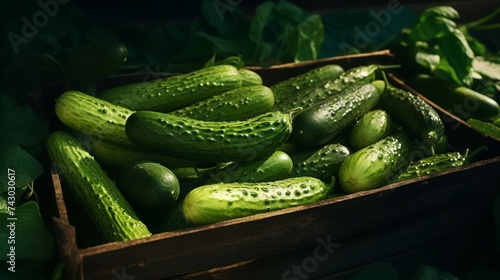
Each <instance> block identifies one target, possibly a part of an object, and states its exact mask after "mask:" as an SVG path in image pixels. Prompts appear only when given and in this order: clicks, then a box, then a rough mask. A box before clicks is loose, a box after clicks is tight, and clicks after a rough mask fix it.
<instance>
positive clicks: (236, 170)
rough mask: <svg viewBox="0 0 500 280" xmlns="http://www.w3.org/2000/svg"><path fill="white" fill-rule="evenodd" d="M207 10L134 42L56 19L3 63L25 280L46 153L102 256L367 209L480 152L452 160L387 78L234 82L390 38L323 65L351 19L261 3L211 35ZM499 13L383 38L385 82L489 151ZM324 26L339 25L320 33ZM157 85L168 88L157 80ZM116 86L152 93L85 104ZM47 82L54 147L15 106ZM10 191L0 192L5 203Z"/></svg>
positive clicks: (40, 255)
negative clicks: (139, 78)
mask: <svg viewBox="0 0 500 280" xmlns="http://www.w3.org/2000/svg"><path fill="white" fill-rule="evenodd" d="M6 3H7V5H8V6H9V5H10V6H9V7H14V6H16V5H21V4H16V3H17V2H15V1H11V2H8V1H7V2H6ZM207 6H210V7H211V8H212V6H213V1H203V2H202V7H201V10H202V11H204V12H203V14H202V17H201V18H200V19H199V20H197V21H196V22H195V23H194V24H193V25H189V26H168V25H167V24H165V23H163V24H159V25H158V26H156V27H154V28H153V29H152V30H153V31H152V32H143V31H144V30H142V29H140V28H137V27H130V26H125V27H123V26H121V27H120V28H116V26H113V25H111V26H103V25H100V24H99V23H97V22H95V21H93V20H92V19H90V18H88V17H86V16H84V15H83V13H82V11H79V10H78V8H76V7H75V6H74V4H73V3H72V2H70V3H68V4H67V6H64V8H65V9H62V6H61V13H60V14H58V16H57V17H54V18H51V20H50V22H49V24H48V25H47V26H46V27H44V28H40V30H39V31H40V32H38V33H37V35H36V36H35V37H33V38H30V40H28V41H26V40H25V41H17V42H14V44H13V42H12V41H9V42H5V44H4V45H3V46H2V49H3V50H4V52H2V56H0V63H1V64H2V65H3V71H2V75H1V76H0V99H1V102H0V106H1V107H2V110H0V112H1V114H0V116H1V117H0V122H1V123H2V127H3V128H4V129H5V130H8V131H9V133H4V134H2V136H1V137H0V150H1V151H2V153H1V154H2V157H3V160H2V165H3V166H4V170H15V172H16V175H15V180H16V189H15V200H13V199H9V198H8V197H7V196H8V193H9V192H8V189H7V188H3V189H2V191H0V194H1V199H0V209H1V210H2V211H1V212H0V215H1V216H3V217H4V218H3V221H7V217H8V216H9V215H10V214H9V211H8V210H9V209H13V208H15V209H16V212H15V213H16V215H18V216H19V217H21V216H22V217H23V219H22V222H19V223H18V226H17V228H16V230H17V232H18V235H17V241H18V246H17V247H16V248H17V257H18V260H19V261H20V262H19V264H20V265H21V264H22V265H25V266H26V267H30V269H31V270H32V271H30V272H32V274H38V273H39V272H40V271H41V270H43V268H42V267H43V263H44V262H45V261H47V260H49V259H50V258H51V257H53V251H54V250H53V249H54V247H55V244H54V240H53V237H52V235H51V234H50V231H48V230H47V229H46V227H45V225H44V220H43V218H44V217H43V216H42V215H41V214H43V213H40V210H41V209H40V206H41V205H40V204H41V203H40V202H39V200H38V197H37V193H36V191H35V185H34V184H35V180H37V179H38V178H39V177H40V176H41V174H42V173H43V172H48V167H47V168H44V167H43V165H42V164H41V160H43V158H42V157H43V156H44V152H45V151H47V152H48V153H49V154H50V158H51V160H52V164H53V165H52V166H51V167H54V168H56V169H57V170H58V171H59V174H60V176H61V177H62V178H63V179H64V180H63V187H64V188H65V189H64V190H65V191H66V190H68V191H69V192H70V193H71V194H72V195H73V196H74V198H75V201H78V202H79V203H80V204H79V205H78V206H79V207H81V208H82V209H83V210H84V212H85V213H86V214H87V215H88V216H89V217H90V218H91V220H92V221H93V222H95V225H96V227H97V228H98V229H99V234H101V237H102V239H103V240H104V241H105V242H107V241H123V240H130V239H136V238H141V237H145V236H149V235H151V234H154V233H157V232H164V231H172V230H179V229H182V228H186V227H190V226H196V225H201V224H209V223H214V222H219V221H225V220H229V219H233V218H238V217H243V216H249V215H253V214H258V213H263V212H268V211H273V210H278V209H283V208H287V207H293V206H298V205H306V204H309V203H314V202H318V201H320V200H323V199H328V198H331V197H336V196H341V195H346V194H350V193H354V192H359V191H369V190H372V189H376V188H379V187H382V186H386V185H388V184H391V183H396V182H401V181H405V180H413V179H415V178H420V177H421V176H426V175H429V174H433V173H435V172H440V171H444V170H448V169H450V168H455V167H459V166H462V165H464V164H467V163H470V162H471V161H473V160H474V158H475V155H476V154H477V153H478V152H481V151H483V150H484V148H483V147H470V149H471V150H469V149H466V150H460V151H458V150H455V149H454V148H453V147H452V146H450V145H449V144H448V139H447V137H446V135H445V134H444V129H443V121H442V120H441V119H439V117H438V115H437V114H436V112H435V111H434V109H433V108H432V107H429V106H428V105H427V104H426V103H424V102H423V101H422V100H421V99H419V98H418V97H415V96H414V95H410V94H409V93H408V92H406V91H404V90H401V89H399V88H396V87H395V86H394V85H392V84H390V83H389V82H388V81H387V80H385V79H384V71H385V70H386V69H389V68H392V66H389V65H363V66H361V67H355V68H351V69H343V68H342V67H340V66H339V65H326V66H323V67H318V68H317V69H313V70H311V71H310V72H307V73H304V74H302V75H299V76H296V77H292V78H290V79H289V80H284V81H281V82H279V83H277V84H274V85H264V84H262V79H261V77H260V76H259V75H258V74H257V73H254V72H252V71H249V70H247V69H246V68H244V67H243V66H244V65H272V64H276V63H281V62H298V61H304V60H310V59H316V58H321V57H322V55H323V56H324V55H325V54H327V55H328V56H330V55H342V54H346V53H353V52H363V51H371V50H376V49H378V48H380V47H384V46H386V45H385V44H387V42H388V41H387V40H388V39H392V37H391V36H392V35H393V34H388V33H387V32H389V33H391V32H393V33H394V32H397V31H395V30H390V28H386V29H384V32H386V33H384V34H382V35H381V36H377V37H376V38H370V39H371V40H372V41H373V42H370V44H368V45H367V46H365V47H364V48H351V49H345V48H344V49H337V48H330V47H329V46H331V45H332V42H333V44H335V41H334V40H335V39H337V40H341V38H343V39H342V41H347V42H350V41H352V35H353V34H352V33H353V32H345V30H348V31H351V30H352V29H353V28H354V27H353V26H356V24H358V23H362V22H359V21H362V20H361V17H359V16H352V15H353V14H354V12H351V14H349V13H346V14H344V17H342V15H340V14H336V15H334V16H332V17H329V16H328V15H323V16H322V17H320V16H319V15H316V14H313V13H309V12H307V11H304V10H302V9H300V8H299V7H297V6H295V5H293V4H291V3H289V2H287V1H274V2H272V1H269V2H264V3H263V4H261V5H259V6H258V7H257V9H256V11H255V16H254V17H250V18H248V17H246V18H245V17H242V16H241V15H242V14H241V13H242V10H240V8H239V7H234V11H233V12H231V13H225V14H224V15H223V16H224V21H221V20H220V14H219V13H217V10H213V9H206V7H207ZM203 7H205V8H203ZM38 8H39V7H38V6H35V7H34V9H35V10H33V12H36V11H37V10H36V9H38ZM8 10H9V9H7V8H6V9H4V10H3V15H4V17H2V18H3V19H4V21H3V22H4V23H6V24H5V25H4V27H3V28H2V29H1V31H2V34H3V35H5V37H6V38H8V39H11V38H14V37H12V36H10V37H9V36H8V34H10V33H12V32H13V31H16V30H21V28H22V27H21V26H16V25H15V24H16V23H19V22H20V21H18V19H19V18H22V16H24V15H25V14H24V13H23V14H15V13H13V14H12V15H10V16H11V17H12V18H13V19H15V20H8V19H9V17H8V15H7V13H8V12H7V11H8ZM68 11H69V12H68ZM499 12H500V10H496V11H494V12H493V13H492V14H490V15H488V16H486V17H485V18H484V19H480V20H478V21H475V22H472V23H468V24H463V25H459V24H458V23H457V20H458V19H459V15H458V13H457V12H456V11H455V10H454V9H453V8H451V7H434V8H431V9H429V10H427V11H425V12H423V13H422V14H421V15H420V16H419V17H418V18H417V20H416V22H415V23H414V25H411V24H410V23H409V21H411V20H413V19H414V18H413V17H412V16H408V14H407V13H402V14H400V17H399V18H404V19H405V20H404V21H401V22H398V24H396V25H392V24H391V27H392V28H394V26H397V27H398V28H397V29H399V27H404V28H403V32H401V34H398V37H397V44H398V46H397V47H395V48H394V51H395V52H396V55H397V58H398V59H400V70H401V71H398V73H401V74H402V75H403V76H405V78H407V79H406V81H407V82H408V83H409V84H410V85H411V86H412V87H414V88H415V89H417V90H418V91H419V92H420V93H422V94H423V95H424V96H426V97H427V98H429V99H431V100H432V101H434V102H435V103H437V104H438V105H440V106H442V107H443V108H445V109H447V110H449V111H450V112H452V113H454V114H455V115H457V116H458V117H460V118H463V119H464V120H467V122H468V123H469V124H470V125H471V126H473V127H474V128H476V129H478V130H480V131H482V132H484V133H486V134H488V135H491V136H493V137H497V138H499V137H500V132H499V128H498V126H499V125H500V108H499V106H498V103H499V102H500V95H499V92H500V86H499V83H500V77H499V75H498V73H500V59H499V53H498V52H493V51H491V50H489V49H488V48H487V47H486V46H485V45H483V44H482V43H481V42H480V41H479V40H477V39H476V37H474V35H475V34H476V33H475V32H476V31H481V30H491V29H494V28H497V27H498V24H495V23H494V24H489V23H488V22H490V20H492V19H493V18H494V17H495V16H496V15H497V14H498V13H499ZM357 15H358V14H357ZM366 15H367V13H364V16H366ZM412 15H413V14H412ZM339 17H341V18H343V19H344V20H345V19H346V18H349V19H350V20H352V21H353V22H348V23H347V22H345V21H343V22H342V23H339V22H335V19H338V18H339ZM369 19H371V18H368V19H367V20H369ZM394 19H395V18H394ZM354 21H356V22H354ZM70 22H71V23H72V24H68V23H70ZM77 22H78V23H77ZM21 23H23V22H22V21H21ZM78 24H79V25H78ZM341 24H347V25H341ZM399 24H401V25H399ZM74 25H78V26H79V27H78V28H73V27H74ZM346 26H349V27H346ZM333 27H337V28H339V30H333V31H332V29H331V28H333ZM328 28H330V29H328ZM333 29H335V28H333ZM332 32H333V33H332ZM124 34H125V35H126V36H124ZM144 34H149V35H148V36H146V37H144ZM186 34H187V35H186ZM277 34H278V35H277ZM332 34H334V35H335V36H331V35H332ZM245 35H248V36H245ZM169 36H170V37H169ZM109 38H114V39H109ZM171 38H175V40H170V39H171ZM332 40H333V41H332ZM335 45H336V46H340V45H339V44H335ZM13 46H15V48H16V49H15V52H14V53H12V49H11V48H12V47H13ZM351 47H352V46H351ZM357 47H359V46H357ZM179 49H180V50H182V51H181V52H177V50H179ZM5 54H8V55H9V56H7V55H5ZM162 71H172V72H179V73H183V74H179V75H176V76H172V77H168V78H161V79H160V78H159V76H158V75H156V74H158V72H162ZM395 71H397V70H395ZM129 72H146V73H148V74H149V76H148V78H149V79H148V80H147V81H145V82H144V83H138V84H127V85H123V86H120V87H116V88H110V89H107V90H106V91H103V92H97V91H96V87H95V85H96V83H97V82H98V81H100V80H102V79H105V78H107V77H109V76H110V75H112V74H116V73H129ZM26 77H30V79H26ZM51 82H61V83H63V84H64V85H65V86H66V89H67V91H65V92H64V93H62V94H61V96H60V97H59V98H58V99H57V101H56V117H57V120H55V119H52V121H57V122H61V123H62V125H61V126H60V130H59V131H54V132H53V131H51V134H50V137H48V138H47V137H46V136H47V134H48V120H46V119H43V118H41V117H40V116H38V115H36V114H35V112H34V110H32V108H30V107H29V106H28V105H27V104H28V101H29V98H30V96H29V93H31V92H32V90H34V89H36V88H37V87H38V86H40V85H43V84H47V83H51ZM429 88H431V89H429ZM438 88H439V89H440V90H439V91H438V90H436V89H438ZM194 92H196V93H197V94H193V93H194ZM441 99H443V100H445V101H446V102H448V103H441V101H440V100H441ZM457 104H458V105H460V106H458V110H457V106H456V105H457ZM464 109H465V110H464ZM7 165H8V166H7ZM9 176H10V175H9ZM9 176H3V177H1V179H2V181H3V184H2V186H8V185H9V180H11V179H12V178H14V177H12V176H10V177H9ZM11 181H12V180H11ZM43 187H48V186H43ZM138 187H140V188H141V189H140V190H138ZM95 202H97V203H95ZM497 208H498V207H497ZM497 212H498V211H497ZM45 222H47V221H45ZM48 222H50V221H48ZM3 228H4V229H6V228H7V227H6V226H4V227H3ZM5 236H7V235H5ZM34 248H35V249H34ZM7 253H8V252H4V254H3V256H4V257H5V256H7ZM24 260H29V263H22V261H24ZM52 261H57V260H52ZM20 269H21V267H20ZM57 273H59V274H60V273H61V266H60V265H59V266H57V267H56V270H55V271H54V274H57ZM28 274H29V273H28ZM48 274H50V272H49V273H48ZM2 275H3V274H2Z"/></svg>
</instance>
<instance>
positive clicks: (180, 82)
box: [99, 65, 242, 112]
mask: <svg viewBox="0 0 500 280" xmlns="http://www.w3.org/2000/svg"><path fill="white" fill-rule="evenodd" d="M241 85H242V77H241V74H240V72H239V71H238V69H237V68H236V67H234V66H232V65H216V66H210V67H205V68H202V69H198V70H195V71H192V72H189V73H184V74H180V75H173V76H169V77H165V78H161V79H157V80H151V81H146V82H141V83H132V84H126V85H122V86H118V87H114V88H110V89H107V90H104V91H103V92H101V94H100V95H99V98H101V99H103V100H106V101H109V102H111V103H113V104H116V105H119V106H122V107H125V108H129V109H131V110H136V111H139V110H150V111H157V112H171V111H174V110H177V109H180V108H183V107H186V106H189V105H191V104H193V103H196V102H198V101H201V100H204V99H207V98H209V97H212V96H215V95H217V94H220V93H223V92H226V91H228V90H232V89H235V88H238V87H241Z"/></svg>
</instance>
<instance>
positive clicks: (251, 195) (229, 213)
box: [183, 177, 331, 225]
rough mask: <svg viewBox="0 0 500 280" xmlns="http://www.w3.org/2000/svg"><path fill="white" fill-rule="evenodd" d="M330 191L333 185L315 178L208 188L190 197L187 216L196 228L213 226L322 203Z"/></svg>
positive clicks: (202, 187)
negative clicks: (230, 220)
mask: <svg viewBox="0 0 500 280" xmlns="http://www.w3.org/2000/svg"><path fill="white" fill-rule="evenodd" d="M330 191H331V186H330V185H327V184H325V183H324V182H323V181H321V180H319V179H317V178H314V177H296V178H289V179H283V180H278V181H273V182H262V183H227V184H224V183H221V184H212V185H204V186H201V187H198V188H195V189H194V190H192V191H190V192H189V193H188V194H187V195H186V197H185V198H184V202H183V213H184V216H185V217H186V219H187V220H188V221H189V222H190V223H192V224H194V225H201V224H210V223H215V222H219V221H224V220H229V219H234V218H239V217H245V216H250V215H253V214H258V213H264V212H269V211H274V210H278V209H284V208H288V207H292V206H297V205H304V204H309V203H314V202H318V201H320V200H323V199H325V198H326V197H327V196H328V194H329V193H330Z"/></svg>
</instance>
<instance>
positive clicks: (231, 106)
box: [170, 85, 274, 121]
mask: <svg viewBox="0 0 500 280" xmlns="http://www.w3.org/2000/svg"><path fill="white" fill-rule="evenodd" d="M273 106H274V95H273V92H272V91H271V89H270V88H268V87H266V86H263V85H253V86H242V87H240V88H236V89H233V90H229V91H226V92H224V93H221V94H218V95H216V96H212V97H210V98H207V99H205V100H202V101H200V102H197V103H194V104H192V105H190V106H187V107H184V108H182V109H179V110H176V111H173V112H170V114H173V115H176V116H184V117H190V118H193V119H197V120H203V121H239V120H246V119H249V118H252V117H255V116H258V115H260V114H263V113H266V112H270V111H271V110H272V109H273Z"/></svg>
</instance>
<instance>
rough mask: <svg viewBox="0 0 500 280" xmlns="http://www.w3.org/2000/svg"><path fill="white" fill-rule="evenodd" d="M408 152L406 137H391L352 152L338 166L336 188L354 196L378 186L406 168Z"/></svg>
mask: <svg viewBox="0 0 500 280" xmlns="http://www.w3.org/2000/svg"><path fill="white" fill-rule="evenodd" d="M411 148H412V143H411V141H410V139H409V137H408V136H407V135H406V134H404V133H395V134H392V135H389V136H387V137H385V138H383V139H382V140H380V141H378V142H376V143H374V144H371V145H369V146H367V147H365V148H363V149H361V150H358V151H356V152H354V153H353V154H351V155H350V156H349V157H347V159H346V160H345V161H344V162H343V163H342V165H341V166H340V169H339V173H338V181H339V183H340V187H341V188H342V190H343V191H344V193H355V192H359V191H366V190H371V189H375V188H378V187H380V186H382V185H383V184H384V183H386V182H388V181H389V180H390V179H391V178H394V177H396V176H398V175H399V173H401V172H402V171H403V168H405V167H406V166H407V165H408V164H409V160H408V158H409V156H410V152H411Z"/></svg>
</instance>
